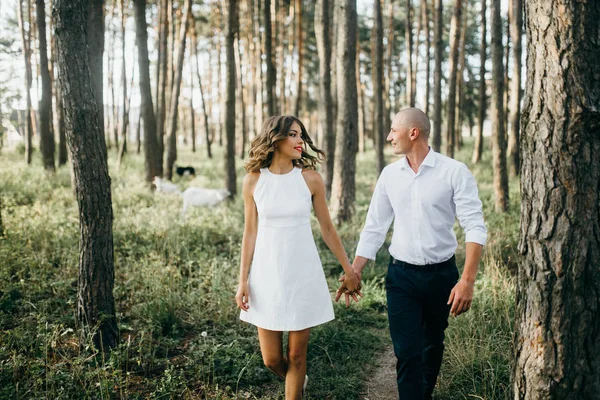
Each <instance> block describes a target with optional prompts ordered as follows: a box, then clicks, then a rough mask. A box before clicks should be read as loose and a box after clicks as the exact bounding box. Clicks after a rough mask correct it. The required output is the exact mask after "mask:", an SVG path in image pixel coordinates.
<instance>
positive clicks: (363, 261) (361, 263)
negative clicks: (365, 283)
mask: <svg viewBox="0 0 600 400" xmlns="http://www.w3.org/2000/svg"><path fill="white" fill-rule="evenodd" d="M367 262H369V259H368V258H366V257H363V256H356V257H355V258H354V262H353V263H352V268H353V269H354V271H355V272H356V273H358V274H361V273H362V270H363V269H364V268H365V265H367Z"/></svg>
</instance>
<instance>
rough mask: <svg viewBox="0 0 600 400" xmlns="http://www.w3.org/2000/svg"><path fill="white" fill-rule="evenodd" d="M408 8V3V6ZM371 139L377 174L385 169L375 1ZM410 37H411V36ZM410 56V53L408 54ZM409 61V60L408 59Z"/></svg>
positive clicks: (378, 16) (380, 39)
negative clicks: (372, 139) (372, 140)
mask: <svg viewBox="0 0 600 400" xmlns="http://www.w3.org/2000/svg"><path fill="white" fill-rule="evenodd" d="M408 7H409V8H410V1H409V6H408ZM409 19H410V18H409ZM373 31H374V35H373V53H374V55H375V57H374V64H373V66H372V67H371V68H372V69H373V71H372V72H373V103H374V104H373V107H374V109H373V137H374V139H375V154H376V157H377V174H378V175H379V174H380V173H381V171H383V167H385V159H384V157H383V146H384V144H385V136H384V135H385V134H384V132H385V130H386V129H385V127H384V126H383V124H384V112H385V108H384V106H383V95H382V93H383V91H384V89H383V17H382V14H381V0H375V3H374V7H373ZM411 37H412V35H411ZM409 54H410V52H409ZM409 60H410V59H409Z"/></svg>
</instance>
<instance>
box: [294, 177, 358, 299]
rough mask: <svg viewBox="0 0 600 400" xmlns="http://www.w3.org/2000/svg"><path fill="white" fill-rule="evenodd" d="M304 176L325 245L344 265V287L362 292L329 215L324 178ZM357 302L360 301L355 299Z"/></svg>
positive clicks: (351, 290) (350, 290)
mask: <svg viewBox="0 0 600 400" xmlns="http://www.w3.org/2000/svg"><path fill="white" fill-rule="evenodd" d="M302 174H303V176H304V178H305V180H306V183H307V185H308V187H309V189H310V191H311V193H312V203H313V208H314V209H315V215H316V216H317V220H318V221H319V225H320V227H321V235H322V236H323V240H324V241H325V244H327V247H329V249H330V250H331V252H332V253H333V254H334V255H335V257H336V258H337V259H338V261H339V262H340V264H341V265H342V268H343V269H344V273H345V274H346V278H345V280H344V284H343V286H344V287H345V288H346V289H348V291H349V292H355V291H357V290H360V284H359V281H358V279H357V277H356V274H355V273H354V270H353V269H352V265H351V264H350V260H349V259H348V255H347V254H346V250H345V249H344V246H343V245H342V241H341V239H340V237H339V235H338V233H337V231H336V229H335V227H334V225H333V222H332V221H331V216H330V215H329V209H328V208H327V200H326V198H325V183H324V182H323V178H322V177H321V175H320V174H319V173H318V172H316V171H312V170H305V171H303V173H302ZM355 300H358V299H357V298H355Z"/></svg>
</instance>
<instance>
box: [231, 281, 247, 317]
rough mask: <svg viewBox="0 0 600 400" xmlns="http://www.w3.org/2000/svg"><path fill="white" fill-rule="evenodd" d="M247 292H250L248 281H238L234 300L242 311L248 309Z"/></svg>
mask: <svg viewBox="0 0 600 400" xmlns="http://www.w3.org/2000/svg"><path fill="white" fill-rule="evenodd" d="M249 294H250V291H249V289H248V283H246V282H242V283H240V284H239V285H238V290H237V293H236V295H235V302H236V303H237V305H238V307H239V308H240V309H241V310H242V311H248V309H249V308H250V306H249V305H248V295H249Z"/></svg>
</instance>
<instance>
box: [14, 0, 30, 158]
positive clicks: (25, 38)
mask: <svg viewBox="0 0 600 400" xmlns="http://www.w3.org/2000/svg"><path fill="white" fill-rule="evenodd" d="M25 7H26V9H27V10H29V9H30V8H31V4H30V0H26V1H25ZM28 12H29V11H28ZM17 14H18V19H19V30H20V31H21V41H22V43H23V58H24V59H25V98H26V107H27V109H26V111H25V132H26V133H25V137H26V139H25V159H26V161H27V164H31V154H32V152H33V151H32V150H33V147H32V145H33V121H32V118H31V113H32V110H33V108H32V107H31V84H32V81H33V73H32V70H31V23H29V21H28V25H29V29H28V30H25V17H24V13H23V0H19V1H18V3H17Z"/></svg>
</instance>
